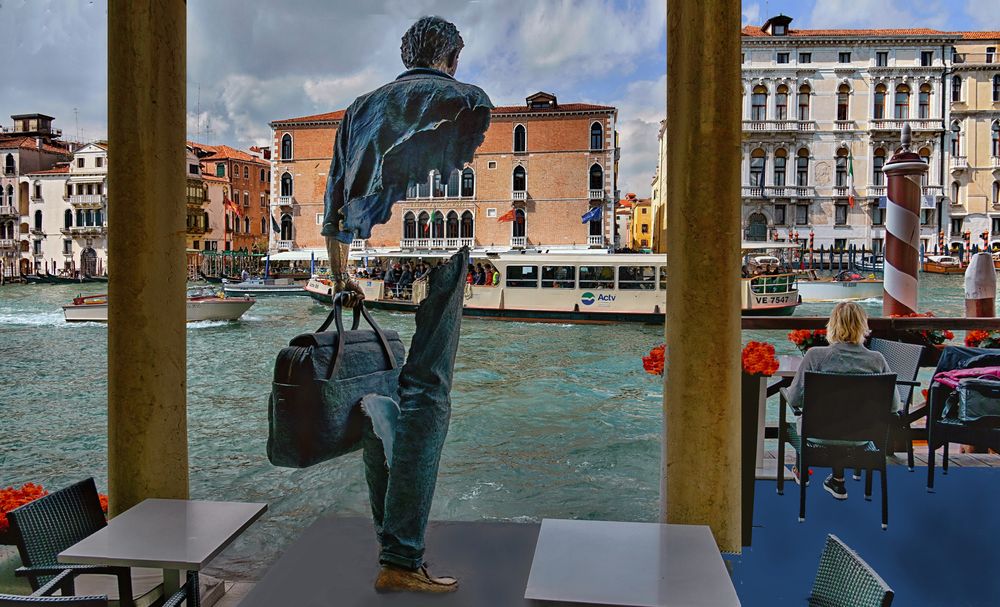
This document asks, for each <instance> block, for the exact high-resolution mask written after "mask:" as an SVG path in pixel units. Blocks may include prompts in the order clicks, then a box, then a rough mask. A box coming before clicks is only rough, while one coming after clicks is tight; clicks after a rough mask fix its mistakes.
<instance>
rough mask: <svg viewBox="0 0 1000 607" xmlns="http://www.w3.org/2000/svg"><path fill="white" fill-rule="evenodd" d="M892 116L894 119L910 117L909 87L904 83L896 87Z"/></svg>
mask: <svg viewBox="0 0 1000 607" xmlns="http://www.w3.org/2000/svg"><path fill="white" fill-rule="evenodd" d="M892 117H893V118H895V119H896V120H907V119H909V117H910V87H908V86H906V85H905V84H900V85H899V86H897V87H896V103H895V109H894V111H893V115H892Z"/></svg>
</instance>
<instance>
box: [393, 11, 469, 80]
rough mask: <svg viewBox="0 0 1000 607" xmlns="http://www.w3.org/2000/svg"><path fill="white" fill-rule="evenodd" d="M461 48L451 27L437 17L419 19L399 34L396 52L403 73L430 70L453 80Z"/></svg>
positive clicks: (456, 31) (458, 36)
mask: <svg viewBox="0 0 1000 607" xmlns="http://www.w3.org/2000/svg"><path fill="white" fill-rule="evenodd" d="M463 46H465V43H464V42H463V41H462V36H460V35H459V33H458V28H457V27H455V24H454V23H451V22H449V21H445V20H444V19H442V18H441V17H422V18H421V19H420V20H418V21H417V22H416V23H414V24H413V25H412V26H410V29H408V30H406V33H405V34H403V44H402V45H400V47H399V50H400V54H401V55H402V57H403V65H405V66H406V68H407V69H413V68H415V67H430V68H434V69H436V70H440V71H442V72H445V73H446V74H448V75H450V76H454V75H455V70H456V69H458V54H459V52H461V50H462V47H463Z"/></svg>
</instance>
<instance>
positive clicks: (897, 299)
mask: <svg viewBox="0 0 1000 607" xmlns="http://www.w3.org/2000/svg"><path fill="white" fill-rule="evenodd" d="M902 135H903V137H902V147H901V148H900V149H899V150H897V151H896V153H895V154H893V155H892V158H891V159H890V160H889V162H887V163H886V165H885V168H884V169H883V171H885V174H886V175H887V176H888V182H889V186H888V194H889V195H888V196H887V202H886V216H885V263H884V272H885V280H884V282H883V296H882V314H883V315H884V316H892V315H894V314H895V315H900V316H902V315H906V314H911V313H913V312H916V311H917V285H918V282H917V277H918V271H919V269H920V198H921V195H922V190H921V188H920V180H921V178H922V177H923V175H924V173H926V172H927V170H928V166H927V165H926V164H924V161H923V160H921V158H920V156H918V155H917V154H916V153H914V152H912V151H911V150H910V139H911V131H910V125H909V124H907V125H905V126H903V134H902Z"/></svg>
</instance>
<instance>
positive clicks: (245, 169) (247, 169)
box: [243, 164, 250, 179]
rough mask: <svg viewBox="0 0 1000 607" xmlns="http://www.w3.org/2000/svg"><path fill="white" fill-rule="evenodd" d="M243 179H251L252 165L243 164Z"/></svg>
mask: <svg viewBox="0 0 1000 607" xmlns="http://www.w3.org/2000/svg"><path fill="white" fill-rule="evenodd" d="M243 179H250V166H249V165H246V164H244V165H243Z"/></svg>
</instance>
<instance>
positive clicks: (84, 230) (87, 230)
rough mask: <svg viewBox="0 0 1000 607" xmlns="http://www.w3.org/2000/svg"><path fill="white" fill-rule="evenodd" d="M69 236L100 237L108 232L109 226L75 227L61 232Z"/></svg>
mask: <svg viewBox="0 0 1000 607" xmlns="http://www.w3.org/2000/svg"><path fill="white" fill-rule="evenodd" d="M59 231H60V232H62V233H63V234H65V235H67V236H100V235H101V234H104V233H106V232H107V231H108V228H107V226H73V227H70V228H63V229H61V230H59Z"/></svg>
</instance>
